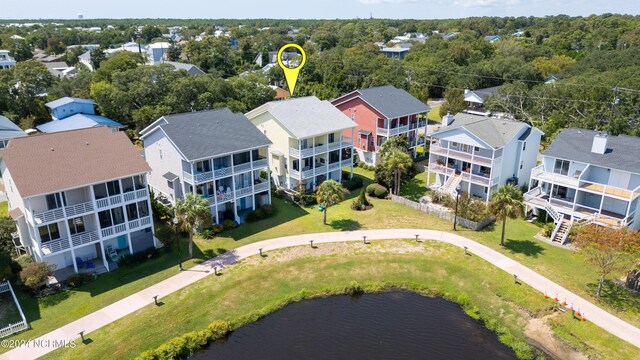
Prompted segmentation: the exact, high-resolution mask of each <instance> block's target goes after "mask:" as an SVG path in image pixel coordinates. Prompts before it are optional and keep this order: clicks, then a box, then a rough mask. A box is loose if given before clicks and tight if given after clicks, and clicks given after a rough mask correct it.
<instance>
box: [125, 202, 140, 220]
mask: <svg viewBox="0 0 640 360" xmlns="http://www.w3.org/2000/svg"><path fill="white" fill-rule="evenodd" d="M137 218H138V206H137V205H136V204H135V203H134V204H129V205H127V219H129V221H131V220H135V219H137Z"/></svg>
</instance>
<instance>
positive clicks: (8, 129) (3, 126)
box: [0, 115, 27, 139]
mask: <svg viewBox="0 0 640 360" xmlns="http://www.w3.org/2000/svg"><path fill="white" fill-rule="evenodd" d="M22 136H27V133H25V132H24V131H23V130H22V129H20V127H19V126H18V125H16V124H14V123H13V121H11V120H9V119H7V118H6V117H4V116H2V115H0V139H13V138H16V137H22Z"/></svg>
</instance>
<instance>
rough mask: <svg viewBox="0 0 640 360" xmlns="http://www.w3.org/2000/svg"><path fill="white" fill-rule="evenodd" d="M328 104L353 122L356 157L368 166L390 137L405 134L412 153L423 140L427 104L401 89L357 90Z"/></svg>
mask: <svg viewBox="0 0 640 360" xmlns="http://www.w3.org/2000/svg"><path fill="white" fill-rule="evenodd" d="M331 103H332V104H333V105H334V106H335V107H337V108H338V109H339V110H340V111H342V113H343V114H345V115H347V116H348V117H350V118H351V120H353V121H355V122H356V124H357V127H356V133H357V139H355V140H354V144H353V145H354V148H355V150H356V151H357V152H358V160H359V161H364V162H365V163H367V164H368V165H376V164H377V163H379V162H380V159H379V156H378V150H379V148H380V146H381V145H382V144H383V143H384V142H385V141H386V140H387V139H389V138H390V137H392V136H399V135H402V134H404V135H406V136H407V137H408V138H409V146H410V147H411V148H412V149H413V155H414V156H415V155H416V149H417V148H418V147H419V146H422V147H424V145H425V143H426V133H427V113H428V112H429V107H428V106H427V105H425V104H424V103H422V101H420V100H418V99H416V98H415V97H413V96H411V94H409V93H408V92H406V91H404V90H402V89H397V88H395V87H393V86H391V85H385V86H378V87H372V88H368V89H362V90H356V91H353V92H350V93H348V94H346V95H343V96H341V97H339V98H337V99H335V100H332V101H331ZM345 135H346V134H345Z"/></svg>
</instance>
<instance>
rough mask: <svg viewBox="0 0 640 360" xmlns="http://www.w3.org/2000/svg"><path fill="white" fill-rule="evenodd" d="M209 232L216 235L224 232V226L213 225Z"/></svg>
mask: <svg viewBox="0 0 640 360" xmlns="http://www.w3.org/2000/svg"><path fill="white" fill-rule="evenodd" d="M211 230H213V232H214V233H216V234H220V233H221V232H222V230H224V226H223V225H222V224H214V225H213V226H212V227H211Z"/></svg>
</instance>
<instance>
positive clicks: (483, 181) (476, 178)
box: [462, 171, 491, 186]
mask: <svg viewBox="0 0 640 360" xmlns="http://www.w3.org/2000/svg"><path fill="white" fill-rule="evenodd" d="M462 180H465V181H470V182H472V183H476V184H480V185H484V186H489V183H490V182H491V179H489V178H488V177H484V176H480V175H475V174H471V173H468V172H464V171H463V172H462Z"/></svg>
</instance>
